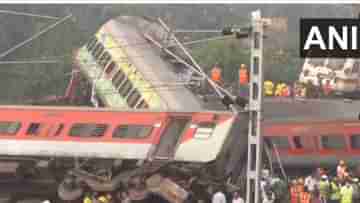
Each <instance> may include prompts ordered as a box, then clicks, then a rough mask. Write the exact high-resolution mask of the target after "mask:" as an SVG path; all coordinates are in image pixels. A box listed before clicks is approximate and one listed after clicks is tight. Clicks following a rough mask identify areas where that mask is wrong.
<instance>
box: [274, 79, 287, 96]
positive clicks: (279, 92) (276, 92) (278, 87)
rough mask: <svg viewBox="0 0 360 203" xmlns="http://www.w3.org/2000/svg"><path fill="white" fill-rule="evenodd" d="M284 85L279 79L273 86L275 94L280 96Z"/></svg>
mask: <svg viewBox="0 0 360 203" xmlns="http://www.w3.org/2000/svg"><path fill="white" fill-rule="evenodd" d="M284 86H285V83H283V82H282V81H280V82H279V83H278V84H277V85H276V88H275V96H281V94H282V90H283V88H284Z"/></svg>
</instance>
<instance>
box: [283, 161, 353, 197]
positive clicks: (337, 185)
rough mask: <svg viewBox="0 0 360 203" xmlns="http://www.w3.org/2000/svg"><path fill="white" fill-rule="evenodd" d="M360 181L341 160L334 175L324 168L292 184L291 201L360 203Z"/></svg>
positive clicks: (299, 178)
mask: <svg viewBox="0 0 360 203" xmlns="http://www.w3.org/2000/svg"><path fill="white" fill-rule="evenodd" d="M358 202H360V182H359V179H358V178H356V177H355V175H354V174H352V173H351V172H350V171H349V170H348V167H347V165H346V163H345V162H344V161H343V160H341V161H340V162H339V165H338V166H337V170H336V175H334V176H333V177H331V176H330V174H329V173H328V172H327V171H326V170H325V169H323V168H318V169H317V170H316V172H314V173H313V174H310V175H309V176H307V177H305V178H304V177H298V178H297V179H294V180H292V181H291V184H290V203H358Z"/></svg>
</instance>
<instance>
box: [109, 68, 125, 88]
mask: <svg viewBox="0 0 360 203" xmlns="http://www.w3.org/2000/svg"><path fill="white" fill-rule="evenodd" d="M124 79H125V74H124V73H123V72H122V71H121V70H120V69H119V70H118V72H116V74H115V75H114V77H113V78H112V79H111V81H112V83H113V85H114V87H115V88H118V87H119V85H120V84H121V82H122V81H124Z"/></svg>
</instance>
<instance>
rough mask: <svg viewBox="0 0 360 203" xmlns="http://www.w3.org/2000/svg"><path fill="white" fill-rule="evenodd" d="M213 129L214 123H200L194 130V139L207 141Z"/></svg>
mask: <svg viewBox="0 0 360 203" xmlns="http://www.w3.org/2000/svg"><path fill="white" fill-rule="evenodd" d="M214 128H215V124H214V123H200V124H198V127H197V129H196V132H195V135H194V138H199V139H207V138H209V137H210V136H211V135H212V134H213V132H214Z"/></svg>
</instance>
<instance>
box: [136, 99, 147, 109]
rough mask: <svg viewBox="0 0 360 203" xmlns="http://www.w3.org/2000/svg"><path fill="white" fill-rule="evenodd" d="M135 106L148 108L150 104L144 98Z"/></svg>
mask: <svg viewBox="0 0 360 203" xmlns="http://www.w3.org/2000/svg"><path fill="white" fill-rule="evenodd" d="M135 108H137V109H147V108H149V105H148V103H147V102H146V101H145V100H144V99H142V100H141V101H140V103H139V104H138V105H136V106H135Z"/></svg>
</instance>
